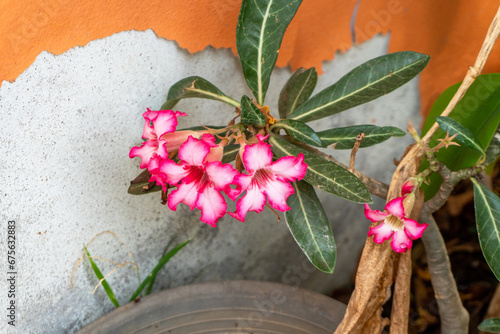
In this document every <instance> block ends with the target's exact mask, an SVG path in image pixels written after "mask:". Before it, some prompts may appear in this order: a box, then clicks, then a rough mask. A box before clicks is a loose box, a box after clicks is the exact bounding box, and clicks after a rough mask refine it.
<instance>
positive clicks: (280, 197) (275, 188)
mask: <svg viewBox="0 0 500 334" xmlns="http://www.w3.org/2000/svg"><path fill="white" fill-rule="evenodd" d="M262 188H263V190H264V193H265V194H266V195H267V197H268V198H269V204H270V205H271V207H273V208H274V209H276V210H279V211H281V212H284V211H287V210H290V209H291V208H290V207H289V206H288V205H287V204H286V200H287V198H288V196H290V195H291V194H293V193H294V192H295V190H293V187H292V185H291V184H290V183H289V182H286V181H280V180H269V181H268V182H267V183H266V185H265V186H264V187H262Z"/></svg>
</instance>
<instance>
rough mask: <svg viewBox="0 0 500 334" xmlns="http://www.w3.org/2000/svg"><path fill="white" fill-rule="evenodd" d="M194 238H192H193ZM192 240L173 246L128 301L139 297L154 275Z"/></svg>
mask: <svg viewBox="0 0 500 334" xmlns="http://www.w3.org/2000/svg"><path fill="white" fill-rule="evenodd" d="M193 238H194V237H193ZM193 238H191V239H189V240H186V241H184V242H182V243H180V244H178V245H177V246H175V247H174V248H172V249H171V250H170V251H169V252H168V253H167V254H165V255H164V256H163V257H162V258H161V259H160V261H158V264H157V265H156V266H155V267H154V268H153V270H152V271H151V272H150V273H149V275H148V277H146V278H145V279H144V281H142V283H141V285H139V287H138V288H137V290H135V292H134V294H133V295H132V297H130V299H129V301H130V302H131V301H133V300H134V299H135V298H137V296H139V295H140V294H141V292H142V290H143V289H144V288H145V287H146V286H147V285H148V284H150V282H151V281H152V280H153V279H154V278H155V277H156V275H157V274H158V272H159V271H160V270H161V269H162V268H163V266H165V265H166V264H167V262H168V261H169V260H170V259H171V258H172V257H173V256H174V255H175V254H177V252H178V251H180V250H181V249H182V248H184V246H186V245H187V244H188V243H189V242H190V241H191V240H193Z"/></svg>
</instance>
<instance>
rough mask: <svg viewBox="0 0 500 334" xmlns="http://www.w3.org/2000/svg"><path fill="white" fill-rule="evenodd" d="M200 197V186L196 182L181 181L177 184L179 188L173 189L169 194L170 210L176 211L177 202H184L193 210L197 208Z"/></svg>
mask: <svg viewBox="0 0 500 334" xmlns="http://www.w3.org/2000/svg"><path fill="white" fill-rule="evenodd" d="M197 198H198V188H197V186H196V182H191V183H187V184H186V183H181V184H179V185H178V186H177V190H174V191H172V192H171V193H170V194H169V195H168V200H167V204H168V207H169V208H170V210H173V211H176V210H177V204H179V203H184V204H186V205H187V206H189V208H190V209H191V211H192V210H193V209H194V208H195V205H196V200H197Z"/></svg>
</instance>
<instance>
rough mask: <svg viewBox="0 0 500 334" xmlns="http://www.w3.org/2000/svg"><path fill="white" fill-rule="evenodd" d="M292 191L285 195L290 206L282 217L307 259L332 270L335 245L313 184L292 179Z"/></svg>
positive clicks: (319, 266)
mask: <svg viewBox="0 0 500 334" xmlns="http://www.w3.org/2000/svg"><path fill="white" fill-rule="evenodd" d="M292 185H293V188H294V189H295V193H294V194H292V195H291V196H290V197H288V200H287V204H288V206H289V207H291V208H292V209H291V210H288V211H285V220H286V223H287V225H288V228H289V229H290V232H291V233H292V235H293V238H294V239H295V241H297V244H298V245H299V247H300V248H301V249H302V251H303V252H304V254H305V255H306V256H307V258H308V259H309V261H311V263H312V264H313V265H314V266H315V267H316V268H318V269H319V270H321V271H323V272H325V273H329V274H331V273H333V270H334V269H335V262H336V260H337V247H336V245H335V240H334V238H333V232H332V227H331V226H330V222H329V221H328V217H327V216H326V213H325V210H324V209H323V205H321V202H320V201H319V198H318V196H317V195H316V192H315V191H314V188H313V186H311V185H310V184H309V183H307V182H305V181H296V182H293V183H292Z"/></svg>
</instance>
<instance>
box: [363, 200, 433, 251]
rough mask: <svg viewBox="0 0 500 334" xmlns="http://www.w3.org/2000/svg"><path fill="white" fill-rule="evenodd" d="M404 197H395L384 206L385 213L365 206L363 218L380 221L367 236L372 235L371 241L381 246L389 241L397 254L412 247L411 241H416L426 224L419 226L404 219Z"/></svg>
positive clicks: (412, 221) (415, 222)
mask: <svg viewBox="0 0 500 334" xmlns="http://www.w3.org/2000/svg"><path fill="white" fill-rule="evenodd" d="M404 199H405V197H404V196H403V197H397V198H395V199H393V200H392V201H390V202H389V203H387V204H386V206H385V211H386V212H381V211H379V210H371V209H370V207H369V206H368V204H365V216H366V218H368V219H369V220H371V221H372V222H374V223H376V222H379V221H382V223H381V224H379V225H377V226H375V227H370V230H369V231H368V236H372V235H373V241H374V242H376V243H377V244H381V243H383V242H384V241H386V240H389V239H391V237H392V240H391V247H392V249H394V251H395V252H397V253H404V252H406V251H407V250H408V249H410V248H411V246H412V240H415V239H418V238H420V237H421V236H422V233H424V231H425V229H426V227H427V225H428V224H419V223H418V222H417V221H415V220H413V219H409V218H406V217H405V216H406V215H405V208H404V206H403V201H404Z"/></svg>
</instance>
